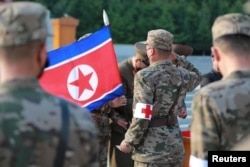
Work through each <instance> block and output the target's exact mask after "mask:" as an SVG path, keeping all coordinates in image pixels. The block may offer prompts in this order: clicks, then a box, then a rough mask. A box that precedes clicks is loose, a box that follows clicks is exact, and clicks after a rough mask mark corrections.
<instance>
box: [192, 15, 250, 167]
mask: <svg viewBox="0 0 250 167" xmlns="http://www.w3.org/2000/svg"><path fill="white" fill-rule="evenodd" d="M212 35H213V43H214V46H213V49H214V47H217V49H218V48H220V47H222V46H221V45H220V44H221V43H220V42H221V40H223V41H222V44H223V46H227V45H230V44H232V42H231V43H230V44H228V43H226V42H225V41H226V40H227V39H231V38H234V39H236V38H237V39H240V40H242V39H243V40H245V41H244V42H245V43H247V42H249V40H250V17H249V16H246V15H242V14H226V15H223V16H220V17H218V18H217V19H216V20H215V22H214V24H213V27H212ZM243 37H244V38H243ZM246 39H247V40H246ZM223 42H224V43H223ZM242 43H243V42H242ZM245 43H243V44H245ZM245 45H246V44H245ZM243 47H244V46H243ZM222 48H223V47H222ZM245 48H246V47H245ZM220 49H221V48H220ZM233 49H234V48H232V50H230V51H227V52H226V53H227V54H228V55H227V54H226V53H224V52H223V53H224V54H221V55H220V56H221V57H223V56H231V58H234V59H232V60H231V61H232V62H235V60H237V59H239V60H237V61H238V62H237V63H239V65H238V66H236V67H234V71H230V70H231V69H230V70H229V67H227V66H225V67H224V68H223V69H222V70H221V71H224V75H225V74H227V72H228V74H227V75H226V76H223V79H222V80H220V81H217V82H214V83H211V84H209V85H207V86H205V87H203V88H202V89H200V90H199V91H198V92H197V94H196V95H195V96H194V99H193V104H192V122H191V158H190V166H191V167H194V166H198V165H197V164H200V165H199V166H207V163H208V161H207V159H208V151H219V150H222V151H223V150H231V149H237V146H235V145H236V144H237V143H239V142H241V141H242V140H243V139H244V138H245V136H247V135H249V134H250V122H249V117H250V112H249V111H250V110H249V108H250V102H249V99H250V93H249V92H250V69H249V68H248V69H247V68H246V69H241V67H240V65H241V64H240V63H241V62H243V61H244V60H247V58H249V57H250V55H249V51H245V52H247V53H244V51H242V52H241V51H239V50H238V51H235V52H234V50H233ZM221 50H222V49H221ZM241 54H243V55H241ZM248 60H249V59H248ZM219 63H223V62H222V58H221V62H219ZM244 63H245V62H243V64H244ZM248 63H249V62H248ZM226 68H228V69H226ZM222 74H223V73H222ZM248 145H249V143H248ZM234 146H235V148H233V147H234Z"/></svg>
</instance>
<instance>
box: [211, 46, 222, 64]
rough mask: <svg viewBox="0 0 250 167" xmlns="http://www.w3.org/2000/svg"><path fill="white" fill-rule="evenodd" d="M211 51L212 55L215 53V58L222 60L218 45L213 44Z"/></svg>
mask: <svg viewBox="0 0 250 167" xmlns="http://www.w3.org/2000/svg"><path fill="white" fill-rule="evenodd" d="M211 53H212V55H213V59H214V60H215V61H220V59H221V57H220V56H221V54H220V51H219V49H218V48H217V47H215V46H212V47H211Z"/></svg>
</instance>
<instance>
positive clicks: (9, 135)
mask: <svg viewBox="0 0 250 167" xmlns="http://www.w3.org/2000/svg"><path fill="white" fill-rule="evenodd" d="M64 102H65V104H66V106H67V108H68V111H69V128H68V129H69V132H68V143H67V149H66V156H65V161H64V166H65V167H67V166H88V167H94V166H98V164H97V162H96V158H97V153H98V144H97V143H98V142H97V136H96V128H95V126H94V124H93V121H92V119H91V117H90V114H89V113H88V112H87V111H86V110H84V109H83V108H81V107H78V106H76V105H74V104H72V103H70V102H67V101H64ZM61 129H62V106H61V105H60V102H59V98H57V97H54V96H52V95H50V94H48V93H46V92H44V91H43V90H42V89H41V87H40V86H39V84H38V82H37V80H36V79H23V80H20V79H19V80H12V81H8V82H5V83H2V84H0V166H1V167H10V166H18V167H29V166H40V167H52V166H54V164H53V163H54V160H55V157H56V154H57V146H58V143H59V141H60V139H59V138H60V133H61Z"/></svg>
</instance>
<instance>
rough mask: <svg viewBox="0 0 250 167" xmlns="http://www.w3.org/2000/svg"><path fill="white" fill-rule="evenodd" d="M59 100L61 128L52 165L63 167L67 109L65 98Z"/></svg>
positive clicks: (66, 140)
mask: <svg viewBox="0 0 250 167" xmlns="http://www.w3.org/2000/svg"><path fill="white" fill-rule="evenodd" d="M59 102H60V106H61V109H62V129H61V132H60V139H59V144H58V146H57V153H56V157H55V161H54V166H56V167H63V164H64V159H65V152H66V149H67V143H68V134H69V110H68V107H67V104H66V102H65V100H63V99H60V100H59Z"/></svg>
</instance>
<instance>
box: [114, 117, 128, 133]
mask: <svg viewBox="0 0 250 167" xmlns="http://www.w3.org/2000/svg"><path fill="white" fill-rule="evenodd" d="M116 123H117V124H118V125H120V126H121V127H123V128H124V129H126V130H127V125H128V122H126V121H125V120H124V119H121V118H120V119H118V120H117V121H116Z"/></svg>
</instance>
